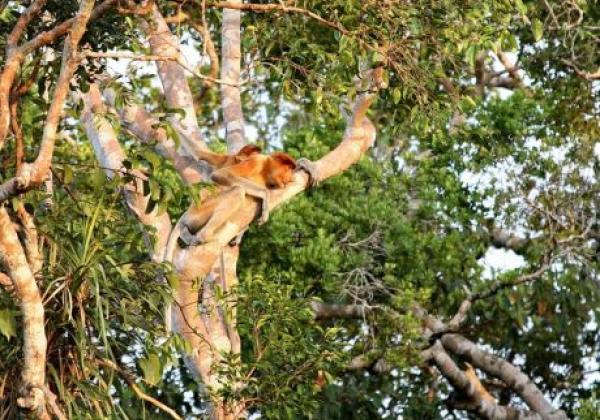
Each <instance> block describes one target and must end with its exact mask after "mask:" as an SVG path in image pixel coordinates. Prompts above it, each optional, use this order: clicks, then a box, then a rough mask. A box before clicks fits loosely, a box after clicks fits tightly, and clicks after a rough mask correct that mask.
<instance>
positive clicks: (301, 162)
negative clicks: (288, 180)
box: [296, 158, 319, 188]
mask: <svg viewBox="0 0 600 420" xmlns="http://www.w3.org/2000/svg"><path fill="white" fill-rule="evenodd" d="M296 167H297V168H299V169H302V170H303V171H305V172H306V173H308V186H309V187H310V188H313V187H316V186H317V185H319V170H318V168H317V165H316V164H315V163H314V162H312V161H310V160H308V159H306V158H300V159H298V160H296Z"/></svg>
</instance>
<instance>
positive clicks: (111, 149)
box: [82, 84, 171, 262]
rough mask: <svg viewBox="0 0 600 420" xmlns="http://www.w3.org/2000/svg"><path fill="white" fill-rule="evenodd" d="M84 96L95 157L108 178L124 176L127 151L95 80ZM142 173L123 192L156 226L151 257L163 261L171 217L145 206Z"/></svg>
mask: <svg viewBox="0 0 600 420" xmlns="http://www.w3.org/2000/svg"><path fill="white" fill-rule="evenodd" d="M83 98H84V110H83V114H82V121H83V124H84V126H85V129H86V133H87V135H88V138H89V139H90V141H91V142H92V145H93V146H94V152H95V153H96V158H97V159H98V161H99V162H100V166H102V167H104V168H106V169H105V173H106V175H107V176H108V177H109V178H113V177H114V176H121V174H123V173H124V171H125V168H124V166H123V161H124V160H125V153H124V152H123V149H122V148H121V145H120V144H119V142H118V140H117V138H116V135H115V132H114V130H113V129H112V127H111V125H110V124H109V123H108V121H106V120H105V119H104V118H103V116H102V114H104V113H105V112H106V109H105V107H104V104H103V103H102V97H101V95H100V90H99V89H98V86H97V85H96V84H92V85H90V90H89V91H88V93H87V94H85V95H84V97H83ZM125 172H126V171H125ZM139 176H140V177H143V174H139ZM140 177H138V178H137V179H136V180H135V181H131V182H130V183H128V184H127V185H125V186H124V187H122V192H123V195H124V197H125V201H126V203H127V206H128V208H129V209H130V210H131V211H132V213H133V214H134V215H135V216H136V217H137V219H138V220H139V221H140V222H141V223H142V224H144V225H146V226H150V227H153V228H154V238H155V239H154V241H151V243H153V244H154V246H153V247H152V246H150V244H148V245H149V246H148V248H149V249H151V250H152V252H151V254H152V259H153V260H154V261H158V262H160V261H162V256H163V255H164V249H165V246H166V241H167V238H168V236H169V232H170V231H171V220H170V219H169V216H168V215H167V214H166V213H162V214H159V211H158V208H154V209H152V211H150V212H147V210H146V209H147V206H148V202H149V200H150V198H149V195H148V196H144V195H143V186H142V182H141V178H140Z"/></svg>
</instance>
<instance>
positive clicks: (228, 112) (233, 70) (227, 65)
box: [221, 0, 246, 153]
mask: <svg viewBox="0 0 600 420" xmlns="http://www.w3.org/2000/svg"><path fill="white" fill-rule="evenodd" d="M231 3H234V4H241V3H242V2H241V0H233V1H231ZM240 20H241V12H240V11H239V10H233V9H224V10H223V25H222V27H221V44H222V45H221V48H222V52H221V80H223V81H225V82H228V83H231V84H221V107H222V109H223V123H224V125H225V133H226V139H227V148H228V150H229V153H236V152H237V151H238V150H240V149H241V148H242V147H244V145H245V144H246V139H245V134H244V114H243V111H242V99H241V92H240V86H239V82H240V67H241V59H242V52H241V47H240Z"/></svg>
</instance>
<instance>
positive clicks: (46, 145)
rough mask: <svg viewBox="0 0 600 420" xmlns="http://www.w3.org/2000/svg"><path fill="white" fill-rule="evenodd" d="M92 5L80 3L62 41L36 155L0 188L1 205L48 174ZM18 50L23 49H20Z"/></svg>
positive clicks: (84, 1)
mask: <svg viewBox="0 0 600 420" xmlns="http://www.w3.org/2000/svg"><path fill="white" fill-rule="evenodd" d="M93 6H94V1H93V0H82V2H81V4H80V6H79V11H78V12H77V16H75V18H74V19H73V24H72V26H71V28H70V33H69V35H68V36H67V39H66V40H65V45H64V47H63V53H62V63H61V69H60V74H59V76H58V80H57V82H56V87H55V89H54V94H53V95H54V96H53V98H52V103H51V104H50V108H49V110H48V116H47V117H46V122H45V124H44V132H43V134H42V140H41V145H40V151H39V153H38V156H37V158H36V159H35V161H34V162H33V163H32V164H23V165H22V166H21V170H20V171H19V173H17V175H16V176H15V177H14V178H13V179H10V180H8V181H7V182H5V183H4V184H2V185H0V202H3V201H5V200H6V199H8V198H10V197H12V196H14V195H16V194H18V193H21V192H24V191H26V190H28V189H30V188H33V187H36V186H38V185H40V184H41V183H42V182H43V181H44V179H45V178H46V176H47V175H48V171H49V170H50V161H51V160H52V154H53V152H54V142H55V140H56V133H57V130H58V124H59V122H60V119H61V114H62V110H63V106H64V103H65V99H66V97H67V93H68V92H69V82H70V81H71V78H72V77H73V74H74V73H75V70H76V68H77V64H78V58H77V47H78V45H79V41H80V40H81V37H82V36H83V34H84V33H85V30H86V28H87V24H88V21H89V19H90V16H91V13H92V8H93ZM21 49H22V48H20V49H19V50H21ZM1 84H2V82H0V85H1ZM0 96H1V95H0ZM0 99H1V101H0V107H4V104H3V103H2V101H3V100H4V98H0ZM1 124H2V123H1V122H0V125H1ZM1 131H2V127H0V136H1V134H2V133H1Z"/></svg>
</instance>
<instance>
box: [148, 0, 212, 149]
mask: <svg viewBox="0 0 600 420" xmlns="http://www.w3.org/2000/svg"><path fill="white" fill-rule="evenodd" d="M142 27H143V29H144V31H145V32H146V34H147V35H148V41H149V42H150V50H151V51H152V54H154V55H158V56H168V57H179V58H180V59H181V60H184V61H185V58H184V57H183V56H182V54H181V47H180V45H179V40H178V39H177V38H176V37H175V36H174V35H173V33H172V32H171V30H170V29H169V26H168V25H167V22H166V21H165V19H164V17H163V15H162V14H161V12H160V10H159V8H158V6H157V5H156V4H153V5H152V9H151V13H150V15H149V17H148V19H147V21H142ZM156 67H157V69H158V75H159V77H160V81H161V83H162V86H163V91H164V94H165V98H166V100H167V103H168V104H169V106H170V107H171V108H177V109H181V110H183V111H184V116H183V118H180V117H179V116H173V117H172V118H171V122H172V123H173V125H174V127H175V128H176V129H177V130H178V131H179V132H180V134H181V137H182V138H181V140H182V144H183V147H184V148H185V150H186V152H187V154H188V155H189V156H191V157H196V156H197V153H196V152H197V151H198V150H202V149H204V148H205V147H206V146H205V144H204V141H203V140H202V136H201V134H200V129H199V127H198V121H197V120H196V109H195V107H194V98H193V96H192V91H191V90H190V86H189V84H188V81H187V76H186V73H185V69H184V68H183V67H182V66H181V65H180V64H179V63H178V62H175V61H157V62H156Z"/></svg>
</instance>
